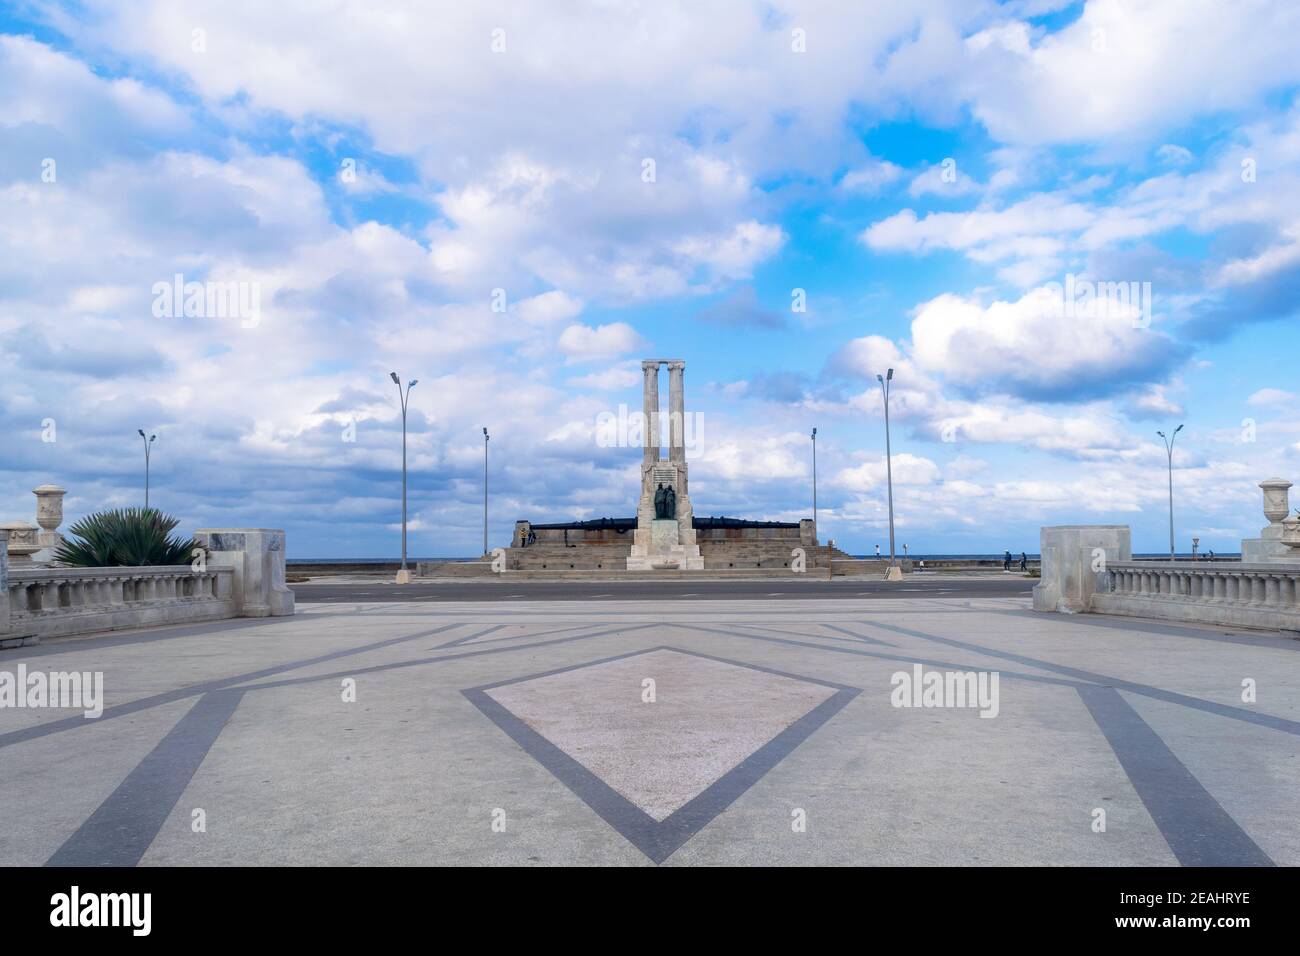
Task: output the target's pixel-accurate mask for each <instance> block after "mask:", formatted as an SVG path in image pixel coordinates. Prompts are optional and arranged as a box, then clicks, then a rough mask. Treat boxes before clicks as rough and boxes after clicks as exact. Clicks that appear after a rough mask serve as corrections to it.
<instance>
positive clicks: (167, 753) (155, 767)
mask: <svg viewBox="0 0 1300 956" xmlns="http://www.w3.org/2000/svg"><path fill="white" fill-rule="evenodd" d="M243 696H244V694H243V691H239V690H220V691H213V692H211V693H208V694H204V695H203V696H202V697H200V698H199V700H198V702H197V703H196V704H195V705H194V706H193V707H191V708H190V710H189V712H188V713H187V714H186V715H185V716H184V717H182V718H181V719H180V721H179V722H178V723H177V724H176V726H175V727H173V728H172V729H171V731H170V732H169V733H168V734H167V736H166V737H164V738H163V739H162V740H161V741H160V742H159V744H158V746H156V747H154V749H153V750H152V751H151V752H150V754H149V756H147V757H145V758H144V760H142V761H140V763H139V764H138V765H137V766H136V768H135V769H134V770H132V771H131V772H130V773H129V774H128V775H127V778H126V779H125V780H123V781H122V783H121V784H120V785H119V786H118V788H117V789H116V790H114V791H113V792H112V794H110V795H109V797H108V799H107V800H105V801H104V802H103V803H101V804H100V805H99V809H98V810H96V811H95V812H94V813H92V814H91V815H90V817H89V818H88V819H87V820H86V822H85V823H83V824H82V825H81V827H80V828H79V829H78V830H77V832H76V833H74V834H73V835H72V836H71V837H69V838H68V840H67V841H66V842H65V843H64V844H63V846H61V847H59V849H58V850H56V851H55V853H54V855H53V856H51V857H50V859H49V861H48V862H47V863H46V864H45V865H46V866H135V865H136V864H137V863H139V862H140V858H141V857H143V856H144V854H145V851H146V850H148V849H149V846H150V845H151V844H152V843H153V841H154V838H155V837H157V836H158V831H159V830H161V829H162V826H163V824H164V823H166V822H167V817H168V816H169V815H170V814H171V812H172V809H173V808H174V807H175V806H176V802H177V801H178V800H180V798H181V794H183V793H184V792H185V788H186V787H188V786H189V784H190V780H191V779H192V778H193V777H194V772H195V771H196V770H198V769H199V764H201V763H203V758H204V757H206V756H207V754H208V750H209V749H210V748H211V747H212V744H213V743H214V742H215V741H216V739H217V736H218V735H219V734H220V733H221V730H222V728H223V727H225V726H226V721H228V720H229V719H230V717H231V715H232V714H234V712H235V708H236V707H237V706H238V705H239V701H240V699H241V698H242V697H243Z"/></svg>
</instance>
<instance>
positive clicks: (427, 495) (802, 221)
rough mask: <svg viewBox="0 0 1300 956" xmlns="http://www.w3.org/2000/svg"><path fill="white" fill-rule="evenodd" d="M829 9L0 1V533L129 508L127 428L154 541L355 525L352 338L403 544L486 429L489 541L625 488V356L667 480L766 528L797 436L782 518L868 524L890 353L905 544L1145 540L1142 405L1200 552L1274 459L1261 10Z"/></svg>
mask: <svg viewBox="0 0 1300 956" xmlns="http://www.w3.org/2000/svg"><path fill="white" fill-rule="evenodd" d="M838 6H840V5H835V4H824V3H761V4H752V5H751V4H743V3H740V4H738V3H726V4H723V3H716V4H715V3H707V2H706V3H680V4H678V3H673V2H665V3H660V4H654V5H652V6H645V5H641V4H633V3H626V4H618V3H612V4H611V3H600V4H595V3H592V4H581V3H579V4H571V5H565V9H563V10H555V9H546V8H544V7H543V5H540V4H539V5H536V8H534V6H533V5H515V4H497V3H482V4H473V5H464V4H448V5H445V6H438V5H427V6H424V7H421V8H419V9H420V10H422V11H423V12H416V10H417V8H416V7H415V6H413V5H411V4H407V3H397V2H393V3H383V2H379V3H374V2H371V3H360V2H357V3H348V2H342V3H338V4H335V5H333V6H331V8H330V12H329V13H328V14H326V13H322V12H321V8H319V7H317V6H315V5H312V4H307V3H279V4H265V3H251V2H250V3H243V2H225V3H190V2H179V3H176V2H161V0H159V2H147V0H146V2H142V3H140V4H133V5H130V7H129V9H128V8H127V7H126V5H121V4H111V3H100V2H96V0H85V2H79V3H75V4H69V3H57V2H50V3H43V2H23V3H10V4H4V5H0V88H3V89H4V90H5V96H4V97H3V98H2V99H0V207H2V208H0V246H2V247H3V248H0V353H2V357H3V368H4V374H3V376H2V377H0V434H3V436H4V441H3V446H2V447H3V454H2V456H0V502H3V505H4V515H3V518H4V520H13V519H19V518H30V515H31V513H32V510H33V504H32V502H33V497H32V496H31V494H30V489H32V488H34V487H35V486H37V485H39V484H43V483H46V482H50V481H54V482H57V483H59V484H61V485H63V486H65V487H66V488H68V489H69V495H68V499H67V503H66V507H67V512H68V515H69V521H71V520H73V519H75V517H77V516H79V515H81V514H85V513H88V512H91V511H94V510H97V509H99V508H104V507H111V506H122V505H129V504H136V503H139V499H140V498H141V485H142V481H141V477H142V476H141V472H142V464H143V462H142V458H143V455H142V452H141V449H140V445H139V438H138V436H137V435H136V429H137V428H140V427H143V428H145V429H146V430H149V431H151V432H155V433H157V434H158V436H159V438H158V442H157V443H156V446H155V452H154V470H153V485H152V491H151V499H152V503H154V504H157V505H159V506H161V507H164V508H165V509H167V510H169V511H171V512H172V513H174V514H176V515H177V516H178V517H180V518H181V520H182V526H183V527H184V528H196V527H213V526H262V527H267V526H269V527H283V528H285V529H286V530H287V531H288V535H289V542H290V553H291V556H295V557H325V556H340V557H341V556H358V557H360V556H375V557H378V556H392V555H395V554H396V553H397V549H398V546H399V540H400V539H399V537H398V521H399V517H400V510H399V491H400V485H399V470H398V469H399V467H400V428H401V424H400V419H399V417H398V412H397V399H396V394H395V392H396V389H395V387H394V386H393V385H392V383H391V381H389V378H388V373H389V371H390V370H393V369H396V370H398V371H399V372H400V373H401V374H402V375H403V376H405V377H406V378H418V379H419V384H418V385H417V386H416V388H415V390H414V391H413V393H412V399H411V402H412V411H411V420H410V423H409V426H410V457H411V486H410V493H411V513H412V517H413V521H412V546H411V550H412V552H413V553H415V554H418V555H427V556H437V555H466V554H471V553H474V552H475V551H476V550H477V547H478V546H479V545H480V543H481V535H482V531H481V520H482V512H481V500H482V499H481V495H482V485H481V481H482V435H481V428H482V427H483V426H485V425H486V426H487V427H489V429H490V430H491V432H492V436H493V437H492V442H491V459H490V466H491V467H490V470H491V484H492V521H491V538H492V540H493V542H494V543H504V541H505V540H506V539H507V537H508V535H509V532H510V528H511V526H512V524H513V522H514V521H515V519H517V518H524V517H527V518H531V519H533V520H565V519H576V518H590V517H599V516H602V515H612V516H626V515H631V514H632V513H633V511H634V507H635V506H634V500H635V496H636V493H637V481H638V478H637V462H638V460H639V452H638V450H637V449H636V448H627V447H607V444H608V443H607V442H602V441H601V440H600V439H599V435H598V429H597V422H598V421H599V420H600V418H601V416H602V415H609V414H616V413H617V411H618V408H619V406H620V405H621V404H622V405H627V406H629V407H630V408H631V409H633V410H635V409H637V408H638V407H639V404H640V381H641V375H640V370H639V360H640V359H641V358H643V357H664V358H681V359H684V360H685V361H686V362H687V371H686V386H687V403H688V410H689V411H692V412H694V413H696V414H698V416H699V424H700V440H699V442H698V443H697V446H696V447H693V448H691V449H690V451H689V457H690V461H691V463H692V464H691V493H692V498H693V500H694V505H695V510H696V513H697V514H704V515H709V514H727V515H734V516H741V517H752V518H760V519H780V520H794V519H797V518H799V517H805V516H808V514H809V513H810V511H811V497H812V495H811V460H810V451H811V449H810V443H809V439H808V435H809V432H810V431H811V429H812V427H813V426H816V427H817V428H818V456H819V458H818V478H819V486H818V500H819V509H820V510H819V518H820V527H821V534H822V537H823V538H826V537H831V538H834V539H835V540H836V542H837V543H838V544H839V545H840V546H842V547H845V548H846V549H848V550H850V551H854V552H858V553H862V552H869V551H870V550H872V548H873V546H874V545H875V544H876V543H882V544H883V543H885V542H886V541H887V529H886V520H885V517H886V511H885V487H884V460H883V452H884V435H883V415H882V409H881V400H880V392H879V389H878V387H876V382H875V375H876V373H877V372H883V371H884V370H885V368H886V367H889V366H893V367H894V368H895V369H896V373H895V382H894V386H895V390H894V392H893V400H892V404H891V420H892V424H893V432H892V435H893V449H894V456H895V457H894V478H895V503H896V508H897V513H898V527H899V540H900V543H901V542H904V541H905V542H907V543H908V544H909V546H910V548H911V550H912V551H913V552H914V553H927V552H928V553H948V552H985V551H997V550H1001V549H1002V548H1011V549H1012V550H1015V551H1019V550H1021V549H1024V550H1029V551H1031V552H1032V551H1035V550H1036V549H1037V540H1038V528H1039V527H1040V526H1041V525H1043V524H1073V523H1123V524H1129V525H1131V526H1132V527H1133V538H1134V547H1135V549H1136V550H1139V551H1158V550H1160V549H1161V548H1162V547H1164V546H1166V535H1167V521H1168V513H1167V500H1166V472H1165V452H1164V449H1163V447H1162V446H1161V444H1160V440H1159V438H1157V436H1156V434H1155V432H1156V430H1157V429H1165V430H1166V431H1168V429H1169V428H1171V427H1173V426H1175V425H1177V424H1178V423H1180V422H1186V428H1185V429H1184V430H1183V432H1182V433H1181V434H1180V435H1179V437H1178V444H1177V446H1176V452H1175V469H1176V470H1175V479H1174V480H1175V493H1176V506H1177V515H1176V517H1177V524H1178V531H1179V534H1178V537H1179V546H1180V549H1181V550H1187V549H1188V548H1189V547H1190V539H1191V536H1192V535H1198V536H1199V537H1200V538H1201V542H1202V547H1203V548H1205V547H1212V548H1215V549H1216V550H1219V551H1235V550H1237V546H1238V542H1239V540H1240V538H1241V537H1243V536H1253V535H1254V534H1256V533H1257V532H1258V530H1259V527H1260V525H1262V524H1263V523H1264V519H1263V516H1262V513H1261V508H1260V493H1259V490H1258V488H1257V484H1258V482H1259V481H1261V480H1263V479H1265V478H1269V477H1274V476H1281V477H1285V478H1291V479H1293V480H1300V467H1297V466H1298V464H1300V421H1297V415H1296V407H1297V405H1296V402H1297V395H1296V393H1297V392H1298V391H1300V382H1298V381H1297V375H1296V371H1295V355H1296V354H1297V346H1300V326H1298V325H1297V322H1296V306H1295V303H1296V302H1297V301H1298V300H1297V295H1296V293H1297V292H1300V188H1298V187H1300V101H1298V100H1297V95H1296V94H1297V86H1298V85H1300V60H1297V58H1296V57H1295V55H1294V49H1293V46H1294V37H1295V36H1297V35H1300V11H1298V10H1297V9H1296V8H1295V6H1294V5H1292V4H1289V3H1280V2H1279V3H1264V2H1243V3H1238V4H1223V3H1211V2H1183V3H1173V2H1166V3H1155V2H1140V0H1133V2H1126V3H1117V2H1089V3H1062V2H1053V0H1026V2H1012V3H1002V4H998V3H991V2H985V3H981V2H973V3H972V2H962V3H957V2H941V0H922V2H909V3H885V4H880V5H878V9H877V10H876V12H875V14H874V15H873V16H872V17H870V18H864V17H861V16H857V15H853V14H850V13H846V12H844V11H843V10H839V11H837V9H836V8H837V7H838ZM466 7H469V8H470V9H466ZM1242 50H1249V51H1251V55H1250V56H1249V57H1243V56H1241V55H1240V51H1242ZM50 161H53V162H52V165H51V163H50ZM651 164H652V167H651ZM650 168H653V176H650V175H648V174H647V170H648V169H650ZM50 170H53V175H52V176H51V175H50V172H49V171H50ZM176 274H181V275H182V276H183V277H184V279H185V280H186V281H193V282H198V283H228V282H230V283H244V284H245V286H244V287H245V288H247V289H256V292H257V296H258V303H259V309H258V315H257V321H256V322H250V321H246V320H245V319H246V318H247V317H244V316H240V315H222V316H215V317H214V316H208V317H198V316H190V317H185V316H178V317H167V316H159V315H157V314H155V312H156V309H155V308H154V306H155V304H156V303H155V300H156V295H157V293H156V291H155V283H159V282H170V281H171V280H172V277H173V276H174V275H176ZM1068 281H1073V282H1075V283H1079V282H1082V283H1120V282H1123V283H1137V286H1136V288H1137V289H1139V290H1141V289H1144V288H1147V287H1145V286H1144V285H1143V284H1144V283H1149V284H1150V285H1149V289H1150V298H1149V300H1147V301H1145V302H1144V303H1140V304H1139V305H1137V306H1134V304H1133V303H1131V302H1116V301H1114V299H1113V296H1112V297H1111V299H1108V300H1106V301H1105V302H1099V303H1095V304H1094V305H1093V306H1092V307H1087V306H1086V305H1080V304H1078V303H1065V304H1067V305H1070V308H1068V309H1063V308H1061V306H1062V304H1063V303H1062V301H1061V299H1060V297H1059V296H1058V295H1057V290H1059V289H1062V288H1064V287H1065V285H1066V284H1067V282H1068ZM1076 287H1077V286H1076ZM497 290H500V291H499V292H498V291H497ZM799 290H801V293H800V292H799ZM800 294H801V295H802V297H803V298H804V299H805V300H806V310H805V311H795V310H793V309H792V303H793V302H794V301H795V298H796V296H798V295H800ZM494 303H495V304H496V305H498V306H500V305H501V304H502V303H504V311H494ZM1142 304H1145V305H1146V306H1147V307H1146V308H1145V309H1143V308H1142ZM663 389H664V392H665V393H666V382H665V383H664V386H663ZM49 422H53V430H51V427H50V426H49V424H48V423H49ZM51 439H53V440H51Z"/></svg>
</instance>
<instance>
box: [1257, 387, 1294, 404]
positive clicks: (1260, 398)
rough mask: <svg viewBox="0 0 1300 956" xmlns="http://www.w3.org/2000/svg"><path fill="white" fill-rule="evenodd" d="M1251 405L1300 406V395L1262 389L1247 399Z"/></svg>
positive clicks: (1274, 389) (1275, 389)
mask: <svg viewBox="0 0 1300 956" xmlns="http://www.w3.org/2000/svg"><path fill="white" fill-rule="evenodd" d="M1246 402H1247V404H1249V405H1291V406H1295V405H1300V395H1297V394H1296V393H1295V392H1287V391H1283V390H1282V389H1280V388H1261V389H1260V390H1259V391H1257V392H1254V393H1253V394H1252V395H1251V396H1250V398H1248V399H1246Z"/></svg>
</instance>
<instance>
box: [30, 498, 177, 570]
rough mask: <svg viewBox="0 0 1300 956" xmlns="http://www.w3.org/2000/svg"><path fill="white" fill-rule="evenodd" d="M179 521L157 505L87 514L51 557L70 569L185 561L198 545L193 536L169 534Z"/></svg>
mask: <svg viewBox="0 0 1300 956" xmlns="http://www.w3.org/2000/svg"><path fill="white" fill-rule="evenodd" d="M178 524H180V522H179V521H178V520H177V519H176V518H173V517H171V516H170V515H165V514H163V513H162V512H161V511H159V510H158V509H157V508H118V509H115V510H112V511H101V512H99V513H98V514H93V515H87V516H86V517H84V518H82V519H81V520H80V521H78V522H77V523H76V524H74V525H73V526H72V527H71V528H70V529H69V530H70V531H71V532H72V534H74V535H76V537H77V538H80V539H81V540H79V541H74V540H69V541H64V542H63V544H61V545H60V546H59V549H58V551H56V552H55V554H54V560H55V561H57V562H59V563H60V564H64V565H68V566H70V567H74V568H108V567H143V566H147V565H162V564H188V563H189V561H190V555H191V553H192V552H193V550H194V549H195V548H196V547H198V545H197V544H195V542H194V539H193V538H187V539H185V540H181V539H180V538H173V537H171V536H170V535H171V533H172V531H173V530H175V528H176V526H177V525H178Z"/></svg>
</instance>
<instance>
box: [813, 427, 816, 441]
mask: <svg viewBox="0 0 1300 956" xmlns="http://www.w3.org/2000/svg"><path fill="white" fill-rule="evenodd" d="M812 437H813V441H816V440H817V429H815V428H814V429H813V433H812Z"/></svg>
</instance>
